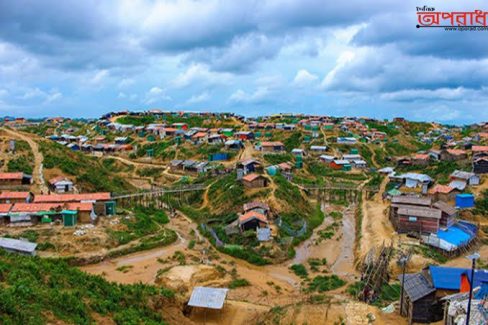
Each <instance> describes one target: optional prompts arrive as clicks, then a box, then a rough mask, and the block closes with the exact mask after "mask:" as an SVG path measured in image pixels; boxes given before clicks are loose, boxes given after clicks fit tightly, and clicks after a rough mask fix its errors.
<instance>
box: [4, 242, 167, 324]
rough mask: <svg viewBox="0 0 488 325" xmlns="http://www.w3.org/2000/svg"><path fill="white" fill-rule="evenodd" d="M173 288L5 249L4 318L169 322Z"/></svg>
mask: <svg viewBox="0 0 488 325" xmlns="http://www.w3.org/2000/svg"><path fill="white" fill-rule="evenodd" d="M173 296H174V294H173V292H172V291H170V290H168V289H164V288H157V287H154V286H148V285H143V284H135V285H120V284H116V283H111V282H108V281H106V280H104V279H103V278H102V277H100V276H93V275H88V274H86V273H83V272H82V271H80V270H78V269H77V268H75V267H70V266H68V265H67V264H66V263H65V262H63V261H61V260H51V259H41V258H38V257H26V256H19V255H11V254H7V253H5V252H3V251H1V250H0V323H1V324H5V325H10V324H11V325H13V324H49V323H50V324H53V323H60V322H61V323H74V324H96V323H98V320H97V319H100V318H102V319H104V320H110V321H113V322H115V323H116V324H165V321H164V319H163V318H164V313H162V312H161V310H162V307H163V305H164V304H165V303H167V302H171V300H172V299H173Z"/></svg>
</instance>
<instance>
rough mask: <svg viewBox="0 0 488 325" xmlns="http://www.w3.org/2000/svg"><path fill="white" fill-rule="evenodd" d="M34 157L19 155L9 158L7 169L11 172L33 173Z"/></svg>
mask: <svg viewBox="0 0 488 325" xmlns="http://www.w3.org/2000/svg"><path fill="white" fill-rule="evenodd" d="M33 162H34V159H28V158H27V157H26V156H18V157H16V158H13V159H11V160H9V162H8V163H7V170H8V171H9V172H24V173H26V174H29V175H32V171H33V168H34V163H33Z"/></svg>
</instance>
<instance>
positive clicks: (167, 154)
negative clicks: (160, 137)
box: [135, 139, 181, 160]
mask: <svg viewBox="0 0 488 325" xmlns="http://www.w3.org/2000/svg"><path fill="white" fill-rule="evenodd" d="M174 144H175V142H174V140H173V139H171V140H167V141H157V142H152V143H146V144H144V145H142V146H139V147H138V149H137V151H136V153H135V156H136V157H143V156H146V155H147V152H148V151H150V150H152V151H153V156H154V157H155V158H160V159H163V160H166V159H173V158H174V156H175V153H176V151H175V150H173V149H171V150H170V149H169V148H170V147H171V146H172V145H174ZM180 150H181V149H180Z"/></svg>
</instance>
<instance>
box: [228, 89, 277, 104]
mask: <svg viewBox="0 0 488 325" xmlns="http://www.w3.org/2000/svg"><path fill="white" fill-rule="evenodd" d="M269 94H270V90H269V88H267V87H258V88H257V89H256V90H255V91H254V92H252V93H246V92H245V91H243V90H242V89H239V90H237V91H236V92H234V93H233V94H232V95H230V97H229V100H230V101H231V102H234V103H257V102H261V101H263V100H264V99H266V98H267V96H268V95H269Z"/></svg>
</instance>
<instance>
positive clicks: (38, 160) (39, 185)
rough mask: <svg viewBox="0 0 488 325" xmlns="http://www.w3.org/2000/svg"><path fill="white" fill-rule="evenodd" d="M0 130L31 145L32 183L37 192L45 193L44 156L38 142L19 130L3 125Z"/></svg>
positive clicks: (46, 190) (46, 189)
mask: <svg viewBox="0 0 488 325" xmlns="http://www.w3.org/2000/svg"><path fill="white" fill-rule="evenodd" d="M2 130H3V131H4V132H5V133H7V134H9V135H10V136H12V137H14V138H18V139H21V140H24V141H25V142H27V143H28V144H29V146H30V147H31V150H32V154H33V155H34V172H33V175H32V178H33V182H34V185H35V187H36V189H37V192H39V193H40V192H43V193H47V192H48V188H47V186H46V182H45V180H44V175H43V165H42V162H43V160H44V156H43V155H42V153H41V152H40V151H39V145H38V143H37V142H36V141H34V140H33V139H32V135H31V136H28V135H25V134H24V133H21V132H19V131H16V130H12V129H8V128H5V127H2Z"/></svg>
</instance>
